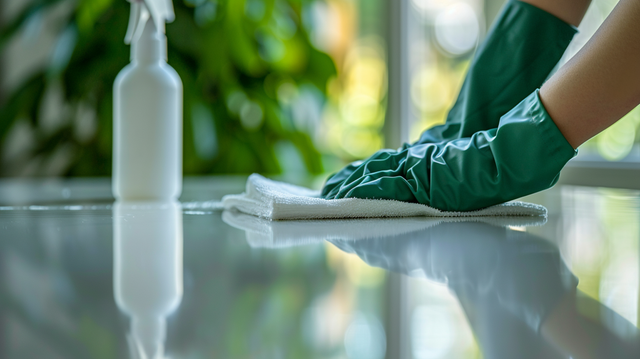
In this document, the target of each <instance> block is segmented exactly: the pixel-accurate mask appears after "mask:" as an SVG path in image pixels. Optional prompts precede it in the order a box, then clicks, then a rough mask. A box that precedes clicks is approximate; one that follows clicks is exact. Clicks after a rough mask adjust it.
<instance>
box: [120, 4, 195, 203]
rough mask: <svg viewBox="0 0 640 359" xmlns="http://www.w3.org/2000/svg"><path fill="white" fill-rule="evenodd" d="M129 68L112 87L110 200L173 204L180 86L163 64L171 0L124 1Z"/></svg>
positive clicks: (178, 178)
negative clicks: (127, 12)
mask: <svg viewBox="0 0 640 359" xmlns="http://www.w3.org/2000/svg"><path fill="white" fill-rule="evenodd" d="M129 1H130V2H131V17H130V19H129V28H128V30H127V35H126V38H125V42H126V43H131V63H130V64H129V65H127V66H126V67H125V68H124V69H122V71H120V73H119V74H118V76H117V77H116V81H115V83H114V84H113V104H114V106H113V195H114V196H115V197H116V198H117V199H121V200H172V199H176V198H178V196H179V195H180V192H181V191H182V82H181V81H180V77H179V76H178V74H177V73H176V71H175V70H174V69H173V68H172V67H171V66H169V65H168V64H167V48H166V46H167V45H166V41H167V38H166V36H165V34H164V24H165V21H172V20H173V18H174V14H173V6H172V4H171V0H129Z"/></svg>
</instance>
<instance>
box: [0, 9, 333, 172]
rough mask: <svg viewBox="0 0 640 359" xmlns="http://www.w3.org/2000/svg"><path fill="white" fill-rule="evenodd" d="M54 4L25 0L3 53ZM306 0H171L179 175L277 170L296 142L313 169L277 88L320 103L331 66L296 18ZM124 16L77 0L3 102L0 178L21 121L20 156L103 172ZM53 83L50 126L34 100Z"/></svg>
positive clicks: (0, 34) (311, 152)
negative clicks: (26, 127)
mask: <svg viewBox="0 0 640 359" xmlns="http://www.w3.org/2000/svg"><path fill="white" fill-rule="evenodd" d="M62 1H65V0H34V1H32V2H31V3H30V5H28V6H27V7H26V8H25V9H24V10H23V11H22V12H21V14H19V16H17V17H16V18H14V19H13V20H12V21H11V22H9V23H8V24H5V26H3V27H2V28H1V29H0V51H4V50H5V49H6V44H7V42H8V40H9V39H11V38H12V37H13V36H16V34H17V33H18V32H19V30H20V29H21V28H22V27H23V26H24V24H26V23H27V22H29V21H30V20H32V19H34V17H35V16H38V15H39V14H42V13H43V12H46V11H48V10H49V9H50V7H51V6H53V5H57V4H58V3H61V2H62ZM309 2H310V0H219V1H215V0H184V1H183V0H176V1H175V2H174V9H175V12H176V20H175V22H174V23H171V24H168V25H167V37H168V54H169V64H170V65H171V66H173V67H174V68H175V69H176V71H177V72H178V73H179V74H180V77H181V79H182V82H183V85H184V172H185V174H205V173H249V172H265V173H278V172H281V169H282V167H281V163H280V162H279V160H278V157H279V156H277V155H276V149H277V148H280V147H282V146H280V145H282V144H286V146H284V148H286V149H288V151H291V150H292V148H295V149H296V150H297V152H298V153H299V154H300V157H301V158H302V159H303V161H304V164H305V167H306V169H307V171H308V172H310V173H320V172H321V171H322V163H321V159H320V155H319V153H318V152H317V150H316V149H315V147H314V144H313V141H312V140H311V138H310V136H309V134H308V133H305V132H303V131H301V130H299V129H296V126H294V125H292V123H293V121H292V119H291V114H290V112H291V111H289V109H288V107H287V105H286V97H287V91H283V90H282V89H284V90H287V89H289V90H291V89H293V91H294V92H295V89H297V88H299V87H301V86H303V87H304V86H306V87H312V88H314V89H315V90H314V91H316V92H317V93H319V94H320V99H321V100H322V99H323V98H324V94H325V89H326V83H327V81H328V80H329V79H330V78H331V77H332V76H334V75H335V73H336V68H335V65H334V63H333V61H332V59H331V58H330V57H329V56H328V55H327V54H325V53H322V52H320V51H318V50H317V49H315V48H314V47H313V46H312V45H311V42H310V40H309V34H308V31H307V29H306V28H305V26H303V22H302V20H301V19H302V13H303V11H304V9H305V8H306V6H307V5H308V3H309ZM128 16H129V3H128V2H126V1H125V0H78V1H77V2H76V3H74V5H73V9H72V11H71V12H70V14H69V16H68V20H67V22H66V23H65V24H64V26H63V27H62V29H61V31H60V35H59V40H58V41H57V44H56V46H55V49H54V52H53V55H52V57H51V61H50V62H49V63H48V65H47V66H46V67H44V68H42V69H41V70H39V71H37V72H36V73H34V74H33V75H32V76H30V77H29V78H27V79H25V80H24V81H23V82H22V83H20V84H19V85H18V86H17V87H15V88H14V89H12V90H11V91H10V92H9V93H7V94H5V96H4V99H2V102H1V103H0V157H4V158H5V162H7V161H8V163H3V165H2V166H0V175H5V176H6V175H10V174H12V170H11V160H12V159H11V158H9V159H7V154H3V153H1V152H2V151H3V148H6V147H7V146H5V145H4V144H5V142H6V141H7V140H8V137H9V136H8V134H9V133H10V131H11V130H12V128H13V127H14V126H15V125H16V124H17V123H18V122H20V121H27V123H29V124H30V128H31V129H32V131H33V137H34V139H35V140H34V142H35V145H34V146H33V148H31V149H30V151H29V154H28V156H27V158H24V159H20V161H21V162H25V161H39V162H36V164H38V163H42V164H44V163H46V162H47V161H53V159H52V158H53V157H55V156H58V157H60V156H61V153H62V155H63V156H62V157H64V158H65V161H66V162H64V161H63V163H64V166H62V167H61V170H60V173H58V174H60V175H67V176H95V175H109V174H110V173H111V143H112V123H111V122H112V84H113V81H114V79H115V77H116V75H117V73H118V72H119V71H120V70H121V69H122V68H123V67H124V66H125V65H126V64H127V63H128V62H129V47H128V46H126V45H125V44H124V43H123V39H124V34H125V31H126V28H127V21H128ZM52 89H53V90H52ZM56 89H57V90H56ZM54 90H56V91H61V93H62V95H63V97H62V98H63V102H64V111H62V113H63V117H64V118H63V119H62V120H61V121H60V125H58V126H56V127H55V128H54V129H51V128H47V127H46V126H44V125H43V124H42V116H43V114H42V112H43V110H42V107H43V103H44V102H45V97H46V96H47V93H48V92H49V91H54ZM289 92H291V91H289ZM283 97H284V98H285V101H283ZM87 114H88V115H87ZM92 114H93V116H92ZM82 116H84V117H87V116H88V117H89V118H90V119H91V118H94V119H95V121H94V122H93V123H94V125H93V128H95V131H93V132H90V133H89V135H86V134H85V135H82V136H81V135H78V133H80V132H82V129H80V128H79V127H81V125H80V124H79V123H80V122H82V120H81V119H79V117H82ZM85 127H86V126H85ZM85 132H86V131H85ZM35 173H36V174H38V172H37V171H36V172H35Z"/></svg>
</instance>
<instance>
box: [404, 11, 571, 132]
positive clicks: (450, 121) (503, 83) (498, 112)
mask: <svg viewBox="0 0 640 359" xmlns="http://www.w3.org/2000/svg"><path fill="white" fill-rule="evenodd" d="M575 33H576V29H575V27H573V26H571V25H569V24H567V23H565V22H564V21H562V20H560V19H558V18H557V17H555V16H553V15H551V14H549V13H548V12H546V11H544V10H541V9H539V8H537V7H535V6H533V5H530V4H527V3H523V2H520V1H514V0H512V1H509V2H507V4H506V5H505V6H504V8H503V9H502V12H501V13H500V15H499V16H498V18H497V20H496V21H495V22H494V24H493V26H492V28H491V30H490V31H489V33H488V35H487V37H486V38H485V40H484V42H483V43H482V45H481V46H480V47H479V48H478V49H477V51H476V53H475V56H474V58H473V61H472V62H471V66H470V68H469V71H468V72H467V74H466V77H465V80H464V83H463V85H462V88H461V90H460V93H459V95H458V99H457V100H456V103H455V104H454V105H453V107H452V108H451V110H450V111H449V114H448V116H447V121H446V123H445V124H444V125H440V126H436V127H433V128H431V129H429V130H427V131H425V132H424V133H423V134H422V135H421V137H420V139H419V140H418V141H417V142H416V143H428V142H441V141H446V140H452V139H456V138H461V137H471V135H473V134H474V133H476V132H478V131H483V130H488V129H490V128H495V127H498V120H499V119H500V116H502V115H504V114H505V113H507V111H509V110H510V109H512V108H513V107H514V106H515V105H517V104H518V103H519V102H520V101H522V99H523V98H525V97H526V96H527V95H529V94H530V93H531V92H532V91H534V90H535V89H537V88H539V87H540V86H542V83H543V82H544V80H545V79H546V78H547V77H548V76H549V73H550V72H551V71H552V70H553V68H554V66H555V65H556V64H557V63H558V61H559V60H560V58H561V57H562V54H564V51H565V50H566V48H567V46H569V43H570V42H571V39H572V38H573V36H574V35H575Z"/></svg>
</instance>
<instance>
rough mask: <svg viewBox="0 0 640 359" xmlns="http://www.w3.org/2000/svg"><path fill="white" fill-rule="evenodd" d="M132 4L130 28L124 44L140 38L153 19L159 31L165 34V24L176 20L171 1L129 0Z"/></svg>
mask: <svg viewBox="0 0 640 359" xmlns="http://www.w3.org/2000/svg"><path fill="white" fill-rule="evenodd" d="M127 1H129V2H130V3H131V13H130V15H129V27H128V28H127V34H126V35H125V38H124V42H125V43H127V44H130V43H132V42H134V41H135V40H137V39H138V38H140V35H141V34H142V31H143V30H144V27H145V24H146V23H147V21H148V20H149V18H151V19H152V20H153V22H154V25H155V27H156V29H157V31H159V32H162V33H164V24H165V22H171V21H173V19H174V18H175V14H174V12H173V3H172V2H171V0H127Z"/></svg>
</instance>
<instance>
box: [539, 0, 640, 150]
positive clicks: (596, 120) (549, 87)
mask: <svg viewBox="0 0 640 359" xmlns="http://www.w3.org/2000/svg"><path fill="white" fill-rule="evenodd" d="M540 99H541V100H542V103H543V104H544V106H545V108H546V109H547V112H548V113H549V115H550V116H551V118H552V119H553V121H554V122H555V124H556V125H557V126H558V128H559V129H560V132H562V134H563V135H564V137H565V138H566V139H567V141H568V142H569V143H570V144H571V146H573V148H577V147H578V146H580V145H581V144H583V143H584V142H585V141H587V140H588V139H589V138H591V137H593V136H595V135H596V134H598V133H600V132H602V131H603V130H604V129H606V128H607V127H609V126H611V125H612V124H614V123H615V122H616V121H618V120H619V119H620V118H622V117H623V116H624V115H626V114H627V113H628V112H629V111H631V110H632V109H633V108H634V107H636V106H637V105H638V104H639V103H640V1H637V0H620V2H619V3H618V5H616V7H615V8H614V9H613V11H612V12H611V14H610V15H609V16H608V17H607V19H606V20H605V21H604V23H603V24H602V26H600V28H599V29H598V31H597V32H596V33H595V34H594V36H593V37H592V38H591V39H590V40H589V42H587V44H586V45H585V46H584V47H583V48H582V49H581V50H580V51H579V52H578V53H577V54H576V55H575V56H574V57H573V58H572V59H571V60H570V61H569V62H568V63H567V64H565V65H564V66H563V67H562V68H560V70H559V71H558V72H557V73H556V74H554V75H553V76H552V77H551V78H550V79H549V80H548V81H547V82H546V83H545V84H544V85H543V86H542V88H541V89H540Z"/></svg>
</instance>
